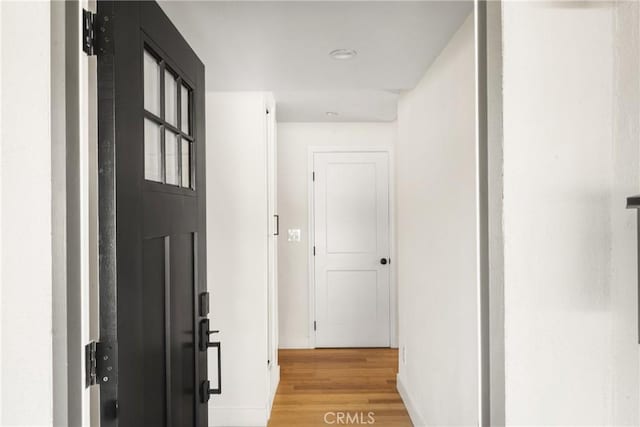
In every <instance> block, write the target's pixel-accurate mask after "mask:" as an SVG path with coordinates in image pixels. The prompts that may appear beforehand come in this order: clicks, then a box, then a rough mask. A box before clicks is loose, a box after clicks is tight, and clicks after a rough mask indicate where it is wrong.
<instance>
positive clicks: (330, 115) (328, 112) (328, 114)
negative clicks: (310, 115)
mask: <svg viewBox="0 0 640 427" xmlns="http://www.w3.org/2000/svg"><path fill="white" fill-rule="evenodd" d="M325 114H326V115H327V116H329V117H335V116H337V115H338V113H336V112H335V111H327V112H326V113H325Z"/></svg>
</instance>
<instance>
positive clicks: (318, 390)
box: [269, 348, 412, 427]
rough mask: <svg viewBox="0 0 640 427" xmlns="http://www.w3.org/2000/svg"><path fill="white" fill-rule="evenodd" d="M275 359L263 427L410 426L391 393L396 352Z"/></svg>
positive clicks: (291, 354)
mask: <svg viewBox="0 0 640 427" xmlns="http://www.w3.org/2000/svg"><path fill="white" fill-rule="evenodd" d="M279 359H280V385H279V387H278V392H277V394H276V397H275V400H274V404H273V410H272V413H271V419H270V420H269V427H279V426H297V427H306V426H311V427H313V426H327V425H367V424H369V425H375V426H390V427H403V426H411V425H412V424H411V420H410V419H409V414H408V413H407V410H406V408H405V406H404V404H403V403H402V400H401V399H400V395H399V394H398V392H397V390H396V374H397V372H398V351H397V350H396V349H389V348H375V349H316V350H280V352H279ZM370 413H371V414H370ZM340 414H343V415H340ZM340 417H341V418H340ZM325 418H326V420H325ZM340 421H342V422H340ZM372 421H375V422H372Z"/></svg>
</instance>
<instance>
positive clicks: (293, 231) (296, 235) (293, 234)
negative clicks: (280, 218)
mask: <svg viewBox="0 0 640 427" xmlns="http://www.w3.org/2000/svg"><path fill="white" fill-rule="evenodd" d="M287 231H288V235H289V237H288V239H287V240H288V241H289V242H299V241H300V229H299V228H290V229H289V230H287Z"/></svg>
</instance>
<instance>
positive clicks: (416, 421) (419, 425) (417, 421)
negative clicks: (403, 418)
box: [396, 374, 426, 427]
mask: <svg viewBox="0 0 640 427" xmlns="http://www.w3.org/2000/svg"><path fill="white" fill-rule="evenodd" d="M396 388H397V389H398V393H399V394H400V397H401V398H402V401H403V402H404V406H405V407H406V408H407V412H409V418H411V422H412V423H413V425H414V427H426V424H425V423H424V421H423V420H422V417H421V416H420V413H419V412H418V408H417V407H416V405H415V403H414V400H413V399H412V398H411V394H410V393H409V390H407V388H406V387H405V385H404V383H403V382H402V379H401V378H400V375H399V374H398V375H397V376H396Z"/></svg>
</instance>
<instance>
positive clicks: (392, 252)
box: [307, 145, 398, 348]
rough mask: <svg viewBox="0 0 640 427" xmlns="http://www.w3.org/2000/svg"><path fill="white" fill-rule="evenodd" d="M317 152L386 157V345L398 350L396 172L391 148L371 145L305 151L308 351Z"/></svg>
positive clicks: (312, 332)
mask: <svg viewBox="0 0 640 427" xmlns="http://www.w3.org/2000/svg"><path fill="white" fill-rule="evenodd" d="M317 153H386V154H387V155H388V157H389V257H390V259H391V263H390V264H389V342H390V345H391V347H392V348H397V347H398V292H397V286H396V270H395V265H396V243H395V171H394V163H395V162H394V158H393V147H391V146H385V145H381V146H374V147H360V146H354V147H339V146H328V147H319V146H312V147H309V148H308V151H307V177H308V179H307V183H308V187H307V204H308V205H307V206H308V208H307V211H308V223H307V229H308V239H307V241H308V243H309V247H308V250H307V254H308V261H307V265H308V268H307V270H308V272H309V276H308V280H307V283H308V291H309V325H308V331H309V348H316V331H315V330H314V321H315V320H316V286H315V273H316V272H315V259H314V255H313V247H314V246H315V235H314V233H315V230H314V224H315V213H314V202H313V200H314V196H315V187H314V183H313V179H312V174H313V157H314V155H315V154H317Z"/></svg>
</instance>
